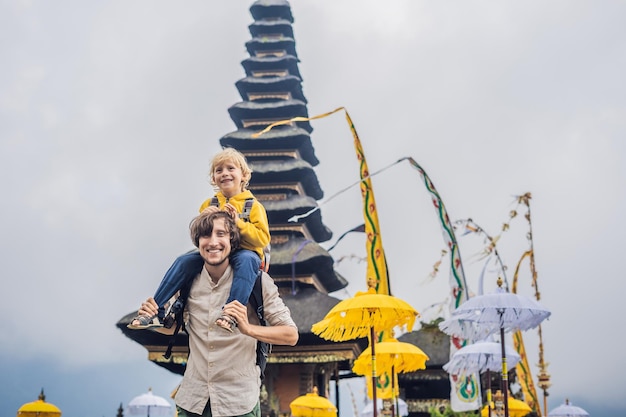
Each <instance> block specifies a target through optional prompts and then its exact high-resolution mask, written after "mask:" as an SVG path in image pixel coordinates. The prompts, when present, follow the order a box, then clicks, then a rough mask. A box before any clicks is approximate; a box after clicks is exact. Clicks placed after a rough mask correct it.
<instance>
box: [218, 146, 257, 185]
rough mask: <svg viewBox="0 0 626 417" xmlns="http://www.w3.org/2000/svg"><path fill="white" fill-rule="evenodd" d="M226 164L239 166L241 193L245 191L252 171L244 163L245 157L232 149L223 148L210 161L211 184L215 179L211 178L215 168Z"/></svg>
mask: <svg viewBox="0 0 626 417" xmlns="http://www.w3.org/2000/svg"><path fill="white" fill-rule="evenodd" d="M226 162H234V163H235V165H237V166H239V168H240V169H241V176H242V180H243V181H242V183H241V191H245V190H246V189H247V188H248V185H249V184H250V178H251V177H252V169H250V167H249V166H248V162H247V161H246V157H245V156H243V154H242V153H241V152H239V151H238V150H236V149H234V148H224V149H223V150H222V151H221V152H218V153H217V154H216V155H215V156H214V157H213V160H211V167H210V173H211V184H213V185H216V184H215V178H214V176H213V172H215V167H217V166H219V165H222V164H224V163H226Z"/></svg>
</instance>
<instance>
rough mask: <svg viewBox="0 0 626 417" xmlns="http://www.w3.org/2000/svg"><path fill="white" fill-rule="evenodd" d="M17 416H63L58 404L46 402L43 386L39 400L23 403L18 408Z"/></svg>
mask: <svg viewBox="0 0 626 417" xmlns="http://www.w3.org/2000/svg"><path fill="white" fill-rule="evenodd" d="M17 417H61V410H60V409H59V408H58V407H57V406H56V405H54V404H50V403H47V402H46V395H45V394H44V393H43V388H42V389H41V393H40V394H39V397H38V399H37V401H33V402H32V403H26V404H24V405H22V406H21V407H20V408H19V409H18V410H17Z"/></svg>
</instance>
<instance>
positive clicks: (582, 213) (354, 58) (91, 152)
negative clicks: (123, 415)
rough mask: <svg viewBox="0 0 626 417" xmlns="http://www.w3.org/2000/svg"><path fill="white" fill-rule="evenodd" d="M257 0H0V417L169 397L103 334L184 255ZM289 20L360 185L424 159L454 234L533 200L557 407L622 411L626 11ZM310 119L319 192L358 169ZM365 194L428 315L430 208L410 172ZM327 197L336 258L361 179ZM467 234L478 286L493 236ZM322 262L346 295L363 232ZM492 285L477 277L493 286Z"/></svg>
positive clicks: (399, 286)
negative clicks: (50, 406) (38, 407)
mask: <svg viewBox="0 0 626 417" xmlns="http://www.w3.org/2000/svg"><path fill="white" fill-rule="evenodd" d="M251 4H252V2H251V1H248V2H244V1H226V0H221V1H212V2H203V1H187V2H184V3H180V2H169V1H163V0H152V1H145V0H137V1H131V2H129V1H100V0H92V1H89V2H85V1H78V0H76V1H70V0H60V1H55V2H46V1H37V0H33V1H30V0H19V1H18V0H15V1H9V0H2V1H0V59H1V62H2V65H0V178H1V180H0V181H2V195H3V200H2V204H0V219H1V220H0V221H1V231H2V239H1V241H0V242H1V245H2V251H1V255H0V256H1V257H2V278H1V279H2V283H3V286H4V290H3V292H2V294H3V297H2V298H3V301H2V302H1V303H0V317H3V318H4V319H3V320H0V335H1V340H2V343H0V364H1V365H2V369H3V370H2V372H0V413H2V414H4V415H7V416H10V415H12V414H13V413H15V412H16V411H17V408H18V407H19V406H20V405H21V404H23V403H25V402H30V401H34V400H36V398H37V395H38V394H39V391H40V390H41V388H42V387H43V388H44V389H45V392H46V395H47V400H48V401H50V402H52V403H54V404H56V405H57V406H59V407H60V408H61V409H62V410H63V415H64V417H79V416H80V417H101V416H106V417H112V416H113V415H114V414H115V412H116V410H117V407H118V406H119V405H120V403H123V405H124V406H125V405H126V404H127V403H128V401H129V400H130V399H131V398H133V397H134V396H136V395H139V394H141V393H143V392H145V391H147V389H148V387H150V386H152V387H153V389H154V391H155V393H156V394H158V395H161V396H168V395H169V392H170V391H171V390H173V389H174V387H175V386H176V384H177V383H178V381H179V379H180V378H179V377H178V376H174V375H171V374H170V373H168V372H167V371H165V370H162V369H161V368H158V367H157V366H155V365H153V364H151V363H149V362H148V360H147V355H146V352H145V350H144V349H143V348H142V347H141V346H139V345H138V344H135V343H134V342H132V341H130V340H129V339H127V338H126V337H124V336H123V335H122V333H121V332H120V331H119V330H118V329H117V328H116V327H115V323H116V322H117V320H119V319H120V318H121V317H122V316H123V315H125V314H127V313H129V312H131V311H133V310H135V309H136V308H137V307H138V305H139V303H140V302H141V300H143V299H144V298H145V297H146V296H147V295H149V294H151V293H152V292H153V291H154V289H155V287H156V285H157V284H158V282H159V281H160V279H161V277H162V275H163V273H164V272H165V270H166V269H167V267H168V266H169V265H170V263H171V262H172V260H173V259H174V258H175V257H176V256H177V255H179V254H181V253H183V252H184V251H186V250H188V249H190V248H191V242H190V241H189V238H188V235H187V225H188V222H189V220H190V219H191V218H192V217H193V216H194V215H195V213H196V212H197V207H198V206H199V204H200V203H201V202H202V201H203V200H204V199H205V198H207V197H208V196H210V195H211V194H212V189H211V187H210V185H209V182H208V176H207V170H208V163H209V160H210V158H211V157H212V155H213V154H214V153H215V152H217V151H218V150H219V142H218V141H219V138H220V137H222V136H223V135H225V134H226V133H229V132H231V131H233V130H235V129H236V128H235V126H234V124H233V122H232V121H231V120H230V118H229V116H228V112H227V109H228V107H229V106H231V105H233V104H234V103H236V102H238V101H240V100H241V98H240V97H239V96H238V94H237V90H236V88H235V86H234V83H235V82H236V81H237V80H238V79H240V78H242V77H243V76H244V72H243V69H242V68H241V65H240V62H241V61H242V60H243V59H245V58H246V57H247V54H246V50H245V47H244V44H245V42H246V41H247V40H249V39H250V34H249V32H248V28H247V26H248V25H249V24H250V23H251V22H252V17H251V16H250V13H249V11H248V8H249V6H250V5H251ZM292 12H293V14H294V17H295V23H294V31H295V36H296V42H297V51H298V55H299V58H300V60H301V63H300V71H301V73H302V76H303V89H304V93H305V96H306V97H307V99H308V101H309V103H308V109H309V114H310V115H316V114H319V113H323V112H326V111H329V110H332V109H335V108H337V107H340V106H344V107H346V108H347V110H348V112H349V113H350V115H351V117H352V119H353V122H354V124H355V126H356V128H357V131H358V133H359V135H360V137H361V142H362V145H363V149H364V152H365V156H366V158H367V162H368V165H369V168H370V171H372V172H374V171H377V170H381V169H383V168H385V167H388V166H389V165H391V164H392V163H393V162H395V161H396V160H398V159H400V158H402V157H406V156H411V157H413V158H414V159H415V160H416V161H417V162H418V163H419V164H421V165H422V167H423V168H424V169H425V170H426V172H427V173H428V175H429V176H430V178H431V179H432V181H433V182H434V184H435V186H436V187H437V189H438V191H439V193H440V194H441V196H442V197H443V200H444V203H445V205H446V207H447V210H448V213H449V214H450V217H451V219H452V220H457V219H467V218H472V219H473V220H474V221H475V222H476V223H478V224H479V225H480V226H482V227H483V228H484V229H485V230H486V231H487V232H488V233H490V234H492V235H497V234H498V233H499V230H500V228H501V225H502V224H503V223H504V222H505V221H507V219H508V216H509V211H510V210H511V209H513V208H515V204H514V203H515V196H517V195H520V194H524V193H526V192H531V193H532V196H533V198H532V200H531V210H532V217H531V218H532V222H533V236H534V239H533V242H534V249H535V251H536V263H537V270H538V282H539V290H540V291H541V303H542V304H543V305H544V306H545V307H547V308H549V309H550V310H551V311H552V317H551V318H550V319H549V321H547V322H545V323H544V325H543V336H544V345H545V359H546V361H547V362H549V363H550V365H549V368H548V371H549V372H550V373H551V375H552V384H553V386H552V387H551V388H550V390H549V392H550V397H549V409H552V408H554V407H556V406H558V405H560V404H561V403H563V402H564V400H565V398H569V399H570V400H571V401H572V402H573V403H574V404H576V405H579V406H582V407H584V408H586V409H587V411H589V412H590V413H591V414H592V416H598V415H603V413H604V411H603V410H605V409H606V407H613V411H614V412H616V413H618V414H619V413H620V412H621V413H622V414H623V413H624V411H626V406H625V405H624V404H623V400H622V398H623V393H622V389H621V385H622V382H623V381H622V380H623V375H624V373H626V360H625V359H624V355H623V353H622V351H623V349H622V345H623V344H624V342H626V340H625V337H624V334H623V331H622V330H623V328H624V324H623V320H622V317H621V315H620V311H621V308H619V307H620V306H621V303H622V302H623V300H622V297H623V294H624V293H625V291H626V284H625V280H624V277H623V268H622V267H620V266H619V265H620V264H621V261H620V259H621V257H622V256H623V253H622V252H623V243H621V242H622V240H623V237H624V232H625V231H626V230H625V226H624V224H625V223H624V221H623V220H622V219H621V215H622V214H623V213H624V212H626V200H625V192H624V191H625V185H626V168H624V166H625V162H626V161H625V159H626V141H625V139H624V136H625V133H626V84H625V82H624V74H625V73H626V25H624V20H625V17H626V3H623V2H620V1H593V2H591V1H579V0H568V1H564V0H555V1H550V2H545V1H535V0H530V1H508V2H495V1H474V0H470V1H414V0H404V1H401V0H391V1H385V2H381V1H371V0H359V1H357V0H335V1H332V2H330V1H328V2H319V1H313V0H299V1H297V2H296V1H294V2H292ZM312 125H313V128H314V132H313V134H312V140H313V144H314V147H315V151H316V155H317V157H318V158H319V160H320V164H319V165H318V166H317V167H316V172H317V175H318V178H319V181H320V184H321V187H322V189H323V190H324V191H325V194H326V198H328V197H330V196H332V195H334V194H335V193H337V192H339V191H340V190H342V189H344V188H346V187H348V186H349V185H350V184H353V183H354V182H355V181H357V180H358V174H359V173H358V164H357V161H356V158H355V154H354V147H353V143H352V137H351V134H350V131H349V129H348V126H347V124H346V122H345V119H344V117H343V114H340V113H338V114H336V115H334V116H331V117H329V118H326V119H321V120H316V121H314V122H312ZM373 185H374V193H375V198H376V202H377V206H378V210H379V218H380V222H381V229H382V239H383V245H384V248H385V251H386V255H387V261H388V265H389V271H390V276H391V289H392V292H393V293H394V295H397V296H399V297H401V298H403V299H405V300H406V301H408V302H410V303H411V304H412V305H413V306H414V307H415V308H416V309H417V310H418V311H420V312H422V313H423V316H424V319H431V318H433V316H436V310H435V309H429V306H431V305H433V304H437V303H445V302H446V301H447V297H448V291H449V288H448V268H447V263H446V261H447V259H444V262H443V266H442V267H441V269H440V272H439V274H438V275H437V277H435V278H434V279H432V280H429V278H428V276H429V273H430V272H431V270H432V265H433V264H434V263H435V262H436V261H437V260H439V254H440V251H441V249H443V248H444V246H443V239H442V237H441V232H440V227H439V223H438V218H437V216H436V213H435V210H434V209H433V207H432V204H431V202H430V196H429V195H428V193H427V192H426V190H425V187H424V185H423V183H422V182H421V179H420V177H419V174H418V172H417V171H416V170H415V169H413V168H411V167H410V166H409V165H408V163H407V162H402V163H399V164H397V165H394V166H392V167H390V168H387V169H384V170H383V172H381V173H380V174H379V175H377V176H375V177H374V179H373ZM320 204H322V206H321V209H322V218H323V221H324V223H325V224H326V225H327V226H328V227H329V228H330V229H331V230H332V231H333V232H334V237H333V239H331V240H330V241H329V242H325V243H322V245H323V246H324V247H326V248H329V247H330V246H331V244H332V243H334V241H335V239H336V238H337V237H339V236H340V235H341V234H342V233H343V232H344V231H346V230H348V229H350V228H352V227H354V226H356V225H358V224H360V223H362V221H363V220H362V219H363V218H362V212H361V201H360V194H359V191H358V188H354V187H353V188H350V189H349V190H348V191H346V192H343V193H342V194H340V195H339V196H337V197H336V198H334V199H332V200H330V201H328V202H326V201H325V200H321V201H320ZM520 212H521V213H522V214H523V213H524V212H525V211H524V210H520ZM527 233H528V223H527V222H526V220H525V219H524V218H523V216H519V217H518V218H516V219H514V220H513V221H512V222H511V228H510V230H509V231H507V232H506V233H504V234H503V235H502V237H501V239H500V241H499V249H500V253H501V255H502V258H503V260H504V262H505V264H507V266H508V267H509V270H508V271H507V274H508V276H509V280H510V277H511V276H512V271H513V269H514V268H515V264H516V263H517V261H518V259H519V258H520V257H521V255H522V254H523V252H524V251H525V250H527V249H528V241H527V239H526V235H527ZM459 242H460V247H461V255H462V257H463V261H464V262H465V265H466V274H467V280H468V283H469V285H470V288H471V289H472V290H473V291H474V292H477V291H478V276H479V274H480V271H481V269H482V266H483V262H482V261H480V260H479V256H478V255H477V254H478V253H479V252H480V250H481V248H482V247H483V244H484V242H483V241H482V238H480V237H478V236H476V235H471V234H470V235H467V236H462V237H461V236H459ZM331 254H332V255H333V256H334V258H335V260H336V261H338V260H340V259H341V262H339V263H338V264H337V266H336V269H337V271H339V272H340V273H341V274H342V275H344V276H345V277H346V278H347V279H348V280H349V281H350V286H349V287H348V288H347V289H346V291H340V292H338V293H336V294H333V295H335V296H337V297H338V298H344V297H346V296H349V295H353V294H354V293H355V292H356V291H359V290H363V289H364V288H365V272H364V271H365V264H364V263H363V262H359V258H361V257H363V256H365V244H364V239H363V236H362V235H358V234H352V235H349V237H347V238H346V239H344V240H343V241H342V242H341V243H340V244H339V245H338V246H337V247H336V248H335V249H333V251H332V252H331ZM522 271H523V272H522V274H521V276H520V284H519V285H520V289H519V292H520V293H523V294H526V295H528V296H533V295H534V289H533V288H531V286H530V278H529V277H530V275H529V272H528V265H527V264H524V265H523V267H522ZM496 276H497V272H495V271H493V268H491V267H488V268H487V277H486V284H485V290H486V291H490V290H492V289H493V287H494V285H495V279H496ZM527 340H528V342H527V343H528V345H527V349H528V350H529V360H530V363H531V367H532V369H533V372H535V375H536V372H537V368H536V366H535V364H536V363H537V361H538V357H537V346H536V345H537V343H536V336H535V333H533V332H532V331H529V332H528V335H527ZM540 395H541V394H540ZM356 397H357V401H358V402H359V403H360V402H361V398H362V393H356ZM618 401H621V403H618ZM594 412H595V414H594ZM344 415H345V414H344Z"/></svg>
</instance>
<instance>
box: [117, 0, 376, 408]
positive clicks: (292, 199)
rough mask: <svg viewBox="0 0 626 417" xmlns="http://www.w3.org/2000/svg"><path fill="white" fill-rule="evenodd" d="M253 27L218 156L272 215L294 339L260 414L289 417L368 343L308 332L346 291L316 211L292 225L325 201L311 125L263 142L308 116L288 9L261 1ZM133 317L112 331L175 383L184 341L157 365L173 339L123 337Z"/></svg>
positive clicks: (275, 354)
mask: <svg viewBox="0 0 626 417" xmlns="http://www.w3.org/2000/svg"><path fill="white" fill-rule="evenodd" d="M250 13H251V14H252V17H253V19H254V22H253V23H252V24H250V25H249V30H250V34H251V36H252V38H251V39H250V40H249V41H248V42H246V48H247V51H248V54H249V57H248V58H246V59H245V60H244V61H243V62H242V66H243V69H244V71H245V77H244V78H242V79H240V80H239V81H237V82H236V87H237V90H238V91H239V94H240V95H241V98H242V101H240V102H238V103H235V104H234V105H233V106H231V107H230V108H229V109H228V112H229V114H230V117H231V119H232V120H233V122H234V123H235V126H236V127H237V130H235V131H233V132H231V133H228V134H226V135H225V136H223V137H222V138H221V139H220V144H221V145H222V146H223V147H233V148H236V149H238V150H239V151H241V152H242V153H243V154H244V155H245V156H246V158H247V160H248V163H249V165H250V167H251V168H252V170H253V174H252V179H251V181H250V187H249V188H250V190H251V191H252V192H253V193H254V194H255V196H256V197H257V198H258V200H259V201H260V202H262V203H263V205H264V206H265V209H266V211H267V214H268V219H269V224H270V233H271V236H272V240H271V247H272V249H271V261H270V270H269V273H270V275H271V276H272V278H273V279H274V281H275V282H276V284H277V285H278V287H279V290H280V292H281V296H282V297H283V299H284V301H285V303H286V304H287V306H288V307H289V308H290V309H291V312H292V315H293V318H294V320H295V322H296V324H297V325H298V328H299V331H300V339H299V341H298V344H297V345H296V346H294V347H289V346H274V347H273V351H272V354H271V355H270V359H269V363H268V367H267V370H266V378H265V380H264V383H263V385H264V394H263V398H262V413H263V415H264V416H266V415H275V416H276V415H285V416H286V415H289V413H290V410H289V403H290V402H291V401H293V400H294V399H295V398H296V397H298V396H300V395H304V394H306V393H309V392H312V391H313V387H317V389H318V390H319V392H320V393H321V394H322V395H326V393H327V390H328V389H329V385H330V384H329V382H330V380H331V378H332V379H335V380H336V381H337V382H338V381H339V372H340V371H349V370H350V369H351V367H352V362H353V360H354V359H356V358H357V357H358V355H359V354H360V353H361V351H362V349H364V348H365V347H366V346H367V341H366V340H365V339H363V340H356V341H350V342H344V343H336V342H329V341H326V340H324V339H321V338H319V337H318V336H316V335H314V334H313V333H311V326H312V325H313V323H316V322H318V321H320V320H321V319H322V318H323V317H324V316H325V314H326V313H327V312H328V311H329V310H330V309H331V308H332V307H333V306H334V305H335V304H337V303H338V302H339V301H340V300H338V299H337V298H334V297H331V296H329V295H328V293H331V292H333V291H337V290H340V289H342V288H345V287H346V286H347V284H348V283H347V281H346V280H345V279H344V278H343V277H341V276H340V275H339V274H338V273H337V272H336V271H335V270H334V269H333V264H334V261H333V259H332V257H331V256H330V254H329V253H328V252H327V251H326V250H324V249H323V248H322V247H321V246H320V243H321V242H325V241H328V240H329V239H330V238H331V237H332V232H331V231H330V230H329V229H328V228H327V227H326V226H325V225H324V224H323V222H322V217H321V213H320V211H319V210H317V211H315V212H313V213H312V214H311V215H308V216H306V217H303V218H300V219H299V220H297V221H290V219H291V218H292V217H293V216H297V215H302V214H305V213H307V212H309V211H310V210H312V209H314V208H316V207H317V201H318V200H320V199H322V198H323V195H324V193H323V191H322V189H321V187H320V185H319V181H318V178H317V175H316V173H315V170H314V168H313V167H314V166H316V165H318V163H319V161H318V159H317V158H316V156H315V152H314V149H313V145H312V142H311V132H312V131H313V128H312V127H311V125H310V123H308V122H297V123H291V124H289V125H283V126H279V127H276V128H274V129H272V130H271V131H269V132H268V133H265V134H263V135H261V136H259V137H254V134H255V133H257V132H259V131H260V130H262V129H263V128H265V127H266V126H268V125H269V124H271V123H273V122H276V121H279V120H286V119H291V118H293V117H297V116H303V117H307V116H308V111H307V101H306V98H305V97H304V94H303V91H302V77H301V75H300V71H299V69H298V62H299V60H298V56H297V53H296V44H295V39H294V35H293V28H292V23H293V20H294V19H293V16H292V14H291V7H290V5H289V3H288V2H287V1H286V0H257V1H255V2H254V3H253V4H252V6H251V7H250ZM134 315H135V313H130V314H128V315H126V316H125V317H123V318H122V319H121V320H120V321H119V322H118V323H117V326H118V327H119V328H120V329H121V330H122V332H123V333H124V334H125V335H126V336H127V337H129V338H131V339H133V340H134V341H136V342H138V343H140V344H142V345H143V346H144V347H145V348H146V349H147V350H148V357H149V359H150V360H151V361H153V362H155V363H157V364H158V365H160V366H163V367H165V368H167V369H169V370H170V371H172V372H175V373H178V374H181V375H182V373H183V372H184V367H185V364H186V361H187V355H188V350H187V340H186V335H185V334H180V335H179V336H178V338H177V344H176V346H175V347H174V349H173V353H172V356H171V358H170V359H168V360H166V359H164V358H163V353H164V352H165V350H166V347H167V343H168V342H169V337H167V336H163V335H161V334H159V333H156V332H153V331H149V330H145V331H136V330H128V329H127V328H126V325H127V324H128V323H129V321H130V320H131V319H132V318H133V317H134Z"/></svg>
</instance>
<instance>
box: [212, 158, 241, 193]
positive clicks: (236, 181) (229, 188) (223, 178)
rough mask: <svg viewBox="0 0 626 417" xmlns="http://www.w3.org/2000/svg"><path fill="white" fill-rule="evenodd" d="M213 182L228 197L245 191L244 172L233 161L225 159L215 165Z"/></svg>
mask: <svg viewBox="0 0 626 417" xmlns="http://www.w3.org/2000/svg"><path fill="white" fill-rule="evenodd" d="M213 182H214V183H215V185H217V187H218V188H219V189H220V191H221V192H222V194H224V196H226V197H227V198H230V197H233V196H235V195H237V194H239V193H240V192H242V191H243V173H242V172H241V168H240V167H239V165H237V164H235V163H234V162H233V161H225V162H223V163H221V164H219V165H216V166H215V168H214V169H213Z"/></svg>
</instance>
